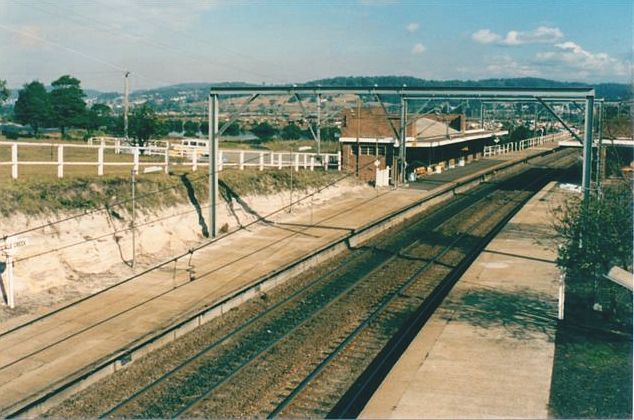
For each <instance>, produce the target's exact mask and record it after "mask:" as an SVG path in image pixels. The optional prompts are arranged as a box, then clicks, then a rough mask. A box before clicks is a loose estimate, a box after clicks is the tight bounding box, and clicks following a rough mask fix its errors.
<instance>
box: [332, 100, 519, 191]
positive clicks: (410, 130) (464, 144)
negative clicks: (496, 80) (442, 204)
mask: <svg viewBox="0 0 634 420" xmlns="http://www.w3.org/2000/svg"><path fill="white" fill-rule="evenodd" d="M399 130H400V117H399V116H398V115H392V114H387V113H386V112H385V111H384V110H383V108H382V107H362V108H350V109H345V110H344V111H343V114H342V125H341V137H340V138H339V142H340V145H341V152H342V163H343V166H344V167H345V168H347V169H348V170H354V171H356V172H358V174H359V177H360V178H361V179H363V180H365V181H372V180H374V177H375V167H376V166H375V164H374V162H375V161H377V160H378V161H379V168H380V169H385V168H386V167H387V166H390V167H391V168H395V167H397V166H398V165H396V163H397V159H398V149H399V144H398V140H397V139H398V133H399ZM502 134H506V132H505V131H497V132H493V131H488V130H483V129H476V130H467V129H466V118H465V116H464V114H428V115H422V116H421V115H408V117H407V127H406V146H407V149H406V153H407V156H406V161H407V162H408V168H409V169H408V170H409V171H413V170H415V169H417V168H425V170H426V171H427V170H428V169H427V168H432V167H434V166H435V165H439V164H441V165H442V164H444V165H445V166H448V165H450V164H451V163H452V162H456V161H458V160H460V159H469V158H470V159H474V158H477V157H478V156H479V155H480V154H481V153H482V150H483V149H484V146H485V145H487V144H489V143H491V142H492V139H493V137H494V136H499V135H502Z"/></svg>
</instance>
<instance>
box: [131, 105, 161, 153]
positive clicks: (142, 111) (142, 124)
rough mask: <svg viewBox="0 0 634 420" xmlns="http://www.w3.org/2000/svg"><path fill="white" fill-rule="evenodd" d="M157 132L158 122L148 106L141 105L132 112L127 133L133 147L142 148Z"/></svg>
mask: <svg viewBox="0 0 634 420" xmlns="http://www.w3.org/2000/svg"><path fill="white" fill-rule="evenodd" d="M157 130H158V120H157V118H156V114H155V112H154V110H153V109H152V108H151V107H150V106H149V105H147V104H143V105H141V106H140V107H137V108H135V109H134V110H133V111H132V115H131V116H130V121H129V128H128V131H129V134H130V137H131V138H132V143H133V144H134V145H135V146H139V147H144V146H145V145H146V144H147V142H148V140H149V139H150V138H151V137H152V136H153V135H154V134H156V132H157Z"/></svg>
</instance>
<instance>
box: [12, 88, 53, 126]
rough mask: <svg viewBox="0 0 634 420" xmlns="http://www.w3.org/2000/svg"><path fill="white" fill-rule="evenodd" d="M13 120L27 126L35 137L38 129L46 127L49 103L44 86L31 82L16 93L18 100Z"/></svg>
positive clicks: (49, 108) (49, 115)
mask: <svg viewBox="0 0 634 420" xmlns="http://www.w3.org/2000/svg"><path fill="white" fill-rule="evenodd" d="M13 112H14V114H15V119H16V120H17V121H18V122H19V123H20V124H29V125H30V126H31V128H32V129H33V133H34V134H35V136H37V135H38V133H39V130H40V127H42V126H44V125H46V124H47V123H48V122H49V121H50V117H51V103H50V101H49V96H48V93H47V92H46V88H45V87H44V85H43V84H42V83H40V82H38V81H33V82H31V83H29V84H26V85H24V87H23V88H22V89H21V90H20V92H19V93H18V100H17V102H16V103H15V108H14V109H13Z"/></svg>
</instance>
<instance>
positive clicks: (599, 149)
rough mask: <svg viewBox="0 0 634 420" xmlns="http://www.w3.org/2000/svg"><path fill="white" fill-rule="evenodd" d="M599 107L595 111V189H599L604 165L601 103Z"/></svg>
mask: <svg viewBox="0 0 634 420" xmlns="http://www.w3.org/2000/svg"><path fill="white" fill-rule="evenodd" d="M598 105H599V107H598V109H597V119H598V121H597V138H598V139H599V141H598V142H597V169H596V171H597V174H596V183H597V188H600V187H601V176H602V166H603V165H605V162H604V161H603V101H600V102H599V104H598Z"/></svg>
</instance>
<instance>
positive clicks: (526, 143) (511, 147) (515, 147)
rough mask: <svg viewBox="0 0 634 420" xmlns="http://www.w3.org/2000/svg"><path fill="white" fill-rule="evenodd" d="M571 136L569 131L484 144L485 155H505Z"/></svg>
mask: <svg viewBox="0 0 634 420" xmlns="http://www.w3.org/2000/svg"><path fill="white" fill-rule="evenodd" d="M568 137H570V135H569V134H567V133H555V134H548V135H545V136H539V137H531V138H529V139H525V140H520V141H516V142H512V143H504V144H495V145H493V146H484V151H483V156H484V157H491V156H496V155H503V154H506V153H511V152H517V151H521V150H525V149H530V148H533V147H537V146H541V145H543V144H546V143H554V142H555V141H560V140H563V139H564V138H568Z"/></svg>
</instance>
